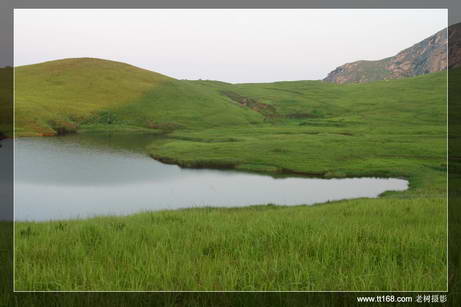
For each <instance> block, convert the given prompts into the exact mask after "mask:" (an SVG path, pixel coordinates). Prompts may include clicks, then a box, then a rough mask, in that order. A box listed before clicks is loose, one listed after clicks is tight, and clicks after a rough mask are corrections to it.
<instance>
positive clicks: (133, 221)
mask: <svg viewBox="0 0 461 307" xmlns="http://www.w3.org/2000/svg"><path fill="white" fill-rule="evenodd" d="M86 61H90V60H83V61H80V62H78V63H73V65H77V66H78V67H80V66H83V68H79V69H81V70H82V71H83V70H85V68H84V67H85V65H88V64H86ZM91 61H93V60H91ZM46 64H47V63H44V64H38V65H39V66H37V67H30V66H29V67H23V68H22V69H19V70H18V71H17V75H16V83H17V84H20V83H21V82H22V79H21V76H24V77H23V78H24V80H25V81H24V84H23V85H20V86H17V90H16V91H17V93H16V97H17V98H16V99H17V100H16V115H17V130H16V133H17V136H30V135H55V134H65V133H72V132H78V133H98V132H100V131H113V132H114V133H150V134H158V135H159V136H161V137H162V141H161V142H155V143H152V144H147V146H146V148H145V150H146V154H149V155H151V156H152V157H153V158H155V159H158V160H160V161H163V162H165V163H174V164H179V165H181V166H183V167H207V168H233V169H238V170H242V171H251V172H259V173H264V174H267V175H271V176H314V177H322V178H343V177H364V176H368V177H373V176H378V177H399V178H406V179H408V180H409V181H410V188H409V190H407V191H405V192H386V193H384V194H383V195H381V197H380V198H377V199H355V200H347V201H337V202H331V203H325V204H318V205H314V206H290V207H285V206H274V205H270V204H261V205H260V206H251V207H246V208H227V209H224V208H195V209H185V210H175V211H159V212H144V213H139V214H135V215H131V216H125V217H96V218H91V219H85V220H78V219H76V220H69V221H67V220H66V221H50V222H16V229H15V235H16V248H15V287H16V290H242V291H250V290H354V291H357V290H379V291H383V290H393V291H398V290H415V291H429V290H440V291H443V290H445V289H446V283H447V252H446V248H447V207H446V206H447V203H446V202H447V195H446V192H447V190H446V189H447V182H446V180H447V160H446V154H447V139H446V134H447V126H446V124H447V121H446V120H447V106H446V99H447V97H446V94H447V93H446V81H447V79H446V73H444V72H441V73H433V74H429V75H424V76H420V77H415V78H408V79H401V80H392V81H378V82H373V83H368V84H347V85H336V84H330V83H325V82H321V81H294V82H275V83H265V84H228V83H223V82H217V81H207V80H197V81H187V80H174V79H171V78H168V77H166V76H162V75H157V74H155V73H154V75H150V74H148V73H147V72H144V71H142V72H137V71H136V69H135V68H133V67H131V66H123V67H124V69H125V70H126V72H127V73H129V74H131V75H130V79H131V80H146V82H145V83H142V82H141V83H139V82H136V84H137V85H136V86H141V85H142V88H140V89H136V90H132V91H131V92H129V93H128V92H127V93H124V95H121V94H119V92H118V91H122V92H125V90H124V89H123V87H121V86H120V87H119V86H114V85H117V84H118V83H119V82H121V81H117V80H115V81H114V80H112V81H114V82H109V83H108V84H105V83H104V84H103V83H101V84H99V83H98V85H97V86H93V85H90V84H89V83H90V81H88V78H82V79H81V80H80V82H78V84H79V85H78V87H77V89H75V91H74V92H72V91H68V88H73V86H74V81H75V80H73V79H72V78H75V77H74V76H75V75H77V76H78V74H75V73H72V71H74V70H73V69H72V70H68V69H64V68H63V67H62V66H63V63H53V65H57V66H58V68H56V67H54V66H52V67H54V68H50V67H47V65H46ZM58 64H60V65H58ZM64 64H66V62H64ZM40 65H41V66H40ZM66 65H67V64H66ZM91 65H92V67H94V66H95V63H94V62H92V64H91ZM101 65H102V66H101V67H99V71H98V73H97V76H98V77H97V78H96V81H92V82H103V81H104V80H107V78H108V77H110V76H111V75H112V73H113V72H114V71H118V70H119V69H121V68H120V67H119V65H120V64H116V63H112V62H109V63H107V62H103V63H101ZM32 66H34V65H32ZM48 66H49V65H48ZM35 70H37V71H38V72H37V75H36V76H35V78H37V76H40V80H41V81H40V82H43V83H42V84H41V85H40V86H35V81H33V79H34V78H33V77H32V76H33V75H31V74H29V71H35ZM125 70H123V71H125ZM44 71H45V73H44ZM39 72H41V73H39ZM93 73H94V72H93ZM43 74H45V76H47V78H44V77H43ZM141 76H142V77H141ZM69 78H70V79H69ZM117 78H121V79H120V80H122V78H123V80H125V79H124V78H125V77H123V76H121V75H120V74H119V75H117ZM136 78H137V79H136ZM99 79H101V80H99ZM98 80H99V81H98ZM26 81H27V82H26ZM116 81H117V82H116ZM104 82H106V81H104ZM123 82H126V81H123ZM133 82H135V81H133ZM152 82H153V84H154V85H153V86H152V87H150V86H149V84H150V83H152ZM123 84H125V83H123ZM26 85H27V86H26ZM127 87H128V88H130V89H133V87H132V85H127ZM43 88H45V89H46V90H44V91H43V93H45V94H42V90H41V89H43ZM93 92H94V93H95V95H92V93H93ZM56 93H58V94H56ZM66 95H70V96H72V102H73V103H65V104H64V103H62V105H60V107H59V108H54V106H55V105H57V104H58V102H57V101H56V100H52V99H50V97H60V99H59V101H66V99H67V98H68V97H67V96H66ZM98 95H99V96H98ZM95 97H96V98H95ZM32 100H33V103H31V101H32ZM31 114H33V116H32V117H31ZM63 206H65V204H63Z"/></svg>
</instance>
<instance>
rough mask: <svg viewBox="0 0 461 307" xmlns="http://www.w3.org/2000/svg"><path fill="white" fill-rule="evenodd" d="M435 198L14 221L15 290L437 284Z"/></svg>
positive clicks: (442, 232)
mask: <svg viewBox="0 0 461 307" xmlns="http://www.w3.org/2000/svg"><path fill="white" fill-rule="evenodd" d="M444 206H445V202H444V200H443V199H440V198H434V199H431V198H427V199H411V200H410V199H372V200H369V199H360V200H350V201H342V202H337V203H331V204H328V205H320V206H314V207H304V206H298V207H279V206H255V207H249V208H238V209H222V208H215V209H212V208H202V209H190V210H181V211H164V212H152V213H141V214H137V215H133V216H128V217H101V218H94V219H89V220H83V221H67V222H49V223H16V236H17V237H16V238H17V239H16V289H17V290H29V289H35V290H69V289H72V290H421V291H423V290H444V289H445V284H446V269H447V268H446V216H445V211H444V210H440V209H441V208H443V207H444Z"/></svg>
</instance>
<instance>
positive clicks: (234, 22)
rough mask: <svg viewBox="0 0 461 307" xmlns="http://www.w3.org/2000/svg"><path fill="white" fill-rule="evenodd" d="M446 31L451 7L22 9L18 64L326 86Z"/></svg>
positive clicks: (17, 17) (17, 12)
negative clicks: (77, 61) (350, 66)
mask: <svg viewBox="0 0 461 307" xmlns="http://www.w3.org/2000/svg"><path fill="white" fill-rule="evenodd" d="M446 26H447V10H446V9H406V10H402V9H379V10H368V9H362V10H353V9H324V10H323V9H242V10H239V9H229V10H222V9H221V10H218V9H187V10H185V9H184V10H183V9H181V10H179V9H170V10H166V9H143V10H139V9H117V10H116V9H113V10H109V9H88V10H86V9H72V10H68V9H67V10H63V9H16V10H15V11H14V40H15V42H14V47H15V50H14V53H15V66H20V65H26V64H34V63H39V62H44V61H50V60H56V59H62V58H71V57H95V58H103V59H109V60H114V61H121V62H125V63H129V64H132V65H135V66H139V67H142V68H145V69H149V70H153V71H156V72H159V73H162V74H166V75H168V76H171V77H174V78H179V79H212V80H220V81H226V82H271V81H279V80H317V79H322V78H324V77H325V76H326V74H327V73H328V72H330V71H331V70H333V69H335V68H336V67H337V66H339V65H342V64H344V63H348V62H353V61H357V60H377V59H381V58H385V57H388V56H392V55H394V54H396V53H397V52H399V51H401V50H402V49H405V48H407V47H410V46H411V45H413V44H415V43H417V42H419V41H421V40H423V39H425V38H426V37H428V36H430V35H432V34H434V33H435V32H437V31H439V30H442V29H443V28H445V27H446Z"/></svg>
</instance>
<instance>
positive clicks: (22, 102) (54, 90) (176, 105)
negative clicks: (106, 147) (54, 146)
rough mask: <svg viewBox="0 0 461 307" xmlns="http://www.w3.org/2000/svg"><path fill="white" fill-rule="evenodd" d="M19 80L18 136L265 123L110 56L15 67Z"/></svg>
mask: <svg viewBox="0 0 461 307" xmlns="http://www.w3.org/2000/svg"><path fill="white" fill-rule="evenodd" d="M15 84H16V89H15V92H16V98H15V102H16V133H17V135H18V136H24V135H54V134H57V133H60V132H69V131H73V130H76V129H78V128H81V127H83V126H90V127H92V128H96V127H99V128H100V126H101V125H104V126H108V125H110V126H109V127H105V129H109V128H110V129H115V128H117V127H120V126H123V127H125V128H126V127H137V128H145V129H146V128H147V129H160V130H164V129H167V130H168V129H171V128H178V127H187V128H189V127H196V126H204V127H213V126H216V125H222V124H224V125H226V124H229V125H236V124H238V125H245V124H248V123H250V122H258V121H261V116H260V115H259V114H258V113H256V112H253V111H251V110H247V109H245V108H240V107H238V106H236V105H233V104H230V103H228V101H227V100H228V99H227V98H225V97H222V96H217V95H215V94H214V93H213V92H208V91H204V90H203V89H201V88H196V87H194V86H192V85H191V83H190V82H188V81H179V80H175V79H173V78H170V77H167V76H164V75H161V74H158V73H155V72H151V71H148V70H144V69H140V68H137V67H134V66H131V65H128V64H124V63H119V62H113V61H107V60H100V59H93V58H78V59H65V60H58V61H52V62H45V63H41V64H35V65H28V66H21V67H17V68H16V71H15Z"/></svg>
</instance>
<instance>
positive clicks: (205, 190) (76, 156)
mask: <svg viewBox="0 0 461 307" xmlns="http://www.w3.org/2000/svg"><path fill="white" fill-rule="evenodd" d="M164 141H165V140H164V139H159V138H157V137H153V136H148V135H147V136H146V135H138V136H132V135H131V136H110V137H108V136H102V135H74V136H66V137H52V138H23V139H18V140H16V153H15V171H16V181H15V183H16V193H15V214H16V220H48V219H65V218H75V217H82V218H84V217H89V216H94V215H105V214H129V213H133V212H138V211H141V210H160V209H177V208H188V207H194V206H216V207H227V206H232V207H234V206H247V205H254V204H267V203H273V204H281V205H296V204H313V203H318V202H324V201H328V200H338V199H345V198H356V197H376V196H377V195H379V194H380V193H382V192H384V191H388V190H405V189H406V188H407V182H406V181H405V180H401V179H377V178H350V179H330V180H327V179H312V178H283V179H274V178H272V177H270V176H263V175H258V174H247V173H242V172H235V171H220V170H208V169H198V170H196V169H181V168H179V167H178V166H175V165H166V164H162V163H160V162H158V161H155V160H153V159H151V158H150V157H148V156H147V155H145V154H144V153H143V152H144V148H145V146H147V145H148V144H151V143H152V142H164Z"/></svg>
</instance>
